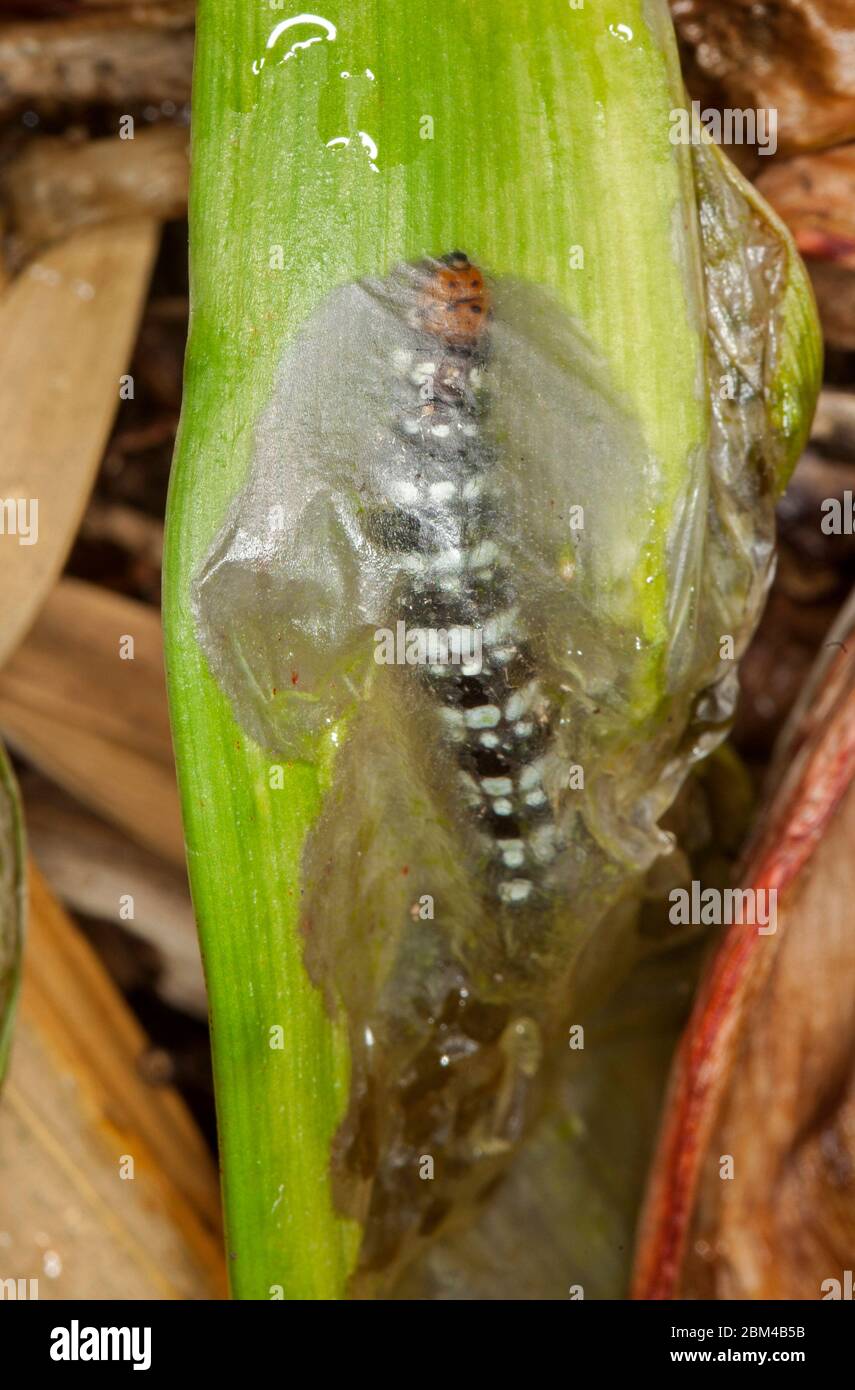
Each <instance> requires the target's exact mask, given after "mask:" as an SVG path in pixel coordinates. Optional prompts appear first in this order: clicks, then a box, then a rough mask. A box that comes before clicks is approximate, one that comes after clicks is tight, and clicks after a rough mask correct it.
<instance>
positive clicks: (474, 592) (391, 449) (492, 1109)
mask: <svg viewBox="0 0 855 1390" xmlns="http://www.w3.org/2000/svg"><path fill="white" fill-rule="evenodd" d="M725 288H726V287H725ZM740 408H742V407H740ZM760 408H761V407H760V406H758V407H757V410H756V411H755V414H758V412H759V410H760ZM749 409H754V406H753V405H752V406H751V407H745V413H746V421H747V424H746V437H749V435H750V433H751V431H752V430H753V431H754V432H755V433H757V434H759V432H760V431H761V429H762V427H763V426H762V422H760V421H759V415H758V421H754V419H753V417H752V418H749ZM714 423H715V428H716V429H718V423H717V421H715V422H714ZM715 449H718V453H716V452H715ZM251 454H252V456H251V462H250V467H249V472H248V475H247V478H246V481H245V484H244V486H243V487H242V488H241V489H240V491H239V493H238V495H237V496H236V497H235V498H234V500H233V503H232V505H231V507H230V509H229V512H228V514H227V516H226V518H225V520H224V522H223V525H222V527H221V529H220V531H219V533H218V534H217V536H216V537H215V538H214V541H213V543H212V545H211V548H210V550H209V552H208V553H207V554H206V555H205V556H204V558H203V560H202V562H201V564H200V566H199V569H198V571H197V573H196V575H195V577H194V583H193V593H192V601H193V611H194V618H195V625H196V633H197V637H198V640H199V643H200V646H201V648H202V650H203V652H204V654H205V656H206V658H207V660H208V664H209V666H210V669H211V671H212V673H213V675H214V677H215V679H216V680H217V682H218V684H219V686H220V687H221V689H222V691H223V692H224V694H225V695H226V697H227V698H228V700H229V702H230V704H231V707H232V710H233V713H234V716H235V719H236V721H237V722H238V724H239V725H240V726H241V727H242V729H243V730H244V731H245V733H246V734H247V735H249V736H250V737H251V738H252V739H253V740H254V741H255V742H256V743H257V744H258V745H259V746H260V747H261V748H262V749H264V750H265V751H266V752H267V753H268V754H269V755H271V756H274V757H276V758H284V759H292V760H305V761H309V762H313V763H315V764H317V765H318V766H320V767H322V768H323V769H324V779H325V783H324V785H325V793H324V797H323V802H322V807H321V811H320V813H319V815H318V818H317V820H316V821H315V823H314V824H313V825H312V827H311V828H310V831H309V833H308V836H307V839H306V841H305V845H304V848H303V851H302V862H301V870H300V882H301V889H300V891H301V922H302V930H303V935H304V943H305V944H304V959H305V963H306V967H307V969H308V971H309V974H310V976H311V978H312V979H313V980H314V981H315V982H316V984H317V985H318V987H319V988H321V989H322V990H323V992H324V995H325V998H326V1000H327V1002H328V1007H329V1009H330V1011H331V1012H334V1013H336V1014H337V1015H340V1016H341V1015H343V1016H344V1018H345V1019H346V1021H347V1030H348V1037H349V1041H350V1049H351V1079H350V1094H349V1102H348V1108H347V1113H346V1114H345V1116H344V1119H343V1121H342V1123H341V1125H340V1127H339V1130H338V1133H337V1135H336V1138H335V1141H334V1144H333V1151H332V1155H331V1166H332V1175H333V1182H334V1190H335V1195H336V1201H337V1203H338V1205H339V1207H340V1208H341V1209H342V1210H343V1211H345V1212H346V1213H348V1214H350V1215H352V1216H354V1217H356V1218H357V1219H359V1220H360V1221H361V1222H362V1223H363V1225H364V1227H365V1235H364V1239H363V1243H362V1249H361V1256H360V1267H359V1273H358V1278H357V1287H362V1283H361V1281H367V1283H366V1287H367V1286H368V1284H370V1283H371V1281H372V1280H374V1281H376V1280H381V1281H388V1280H389V1279H390V1278H391V1277H392V1276H393V1275H394V1274H395V1272H396V1271H398V1270H399V1269H400V1268H401V1266H402V1264H404V1263H406V1261H407V1260H408V1259H410V1258H411V1257H412V1255H413V1254H414V1253H415V1252H416V1251H418V1249H419V1248H420V1247H421V1245H422V1244H423V1243H424V1242H425V1241H428V1240H431V1239H433V1238H435V1236H436V1234H437V1232H439V1231H441V1230H443V1229H444V1228H445V1227H446V1225H447V1224H448V1223H449V1222H452V1221H454V1220H455V1219H456V1218H457V1217H459V1216H460V1215H462V1214H464V1213H466V1212H471V1211H472V1210H474V1209H475V1208H476V1207H477V1205H478V1203H479V1202H481V1201H482V1200H484V1198H485V1197H486V1195H487V1194H489V1192H490V1191H491V1190H492V1187H493V1185H494V1184H495V1182H496V1181H497V1179H498V1178H500V1177H501V1174H502V1172H503V1170H504V1167H505V1166H506V1164H507V1163H508V1161H509V1160H510V1158H511V1157H512V1156H513V1153H514V1152H515V1149H516V1147H517V1145H518V1144H519V1142H520V1140H521V1138H522V1136H523V1135H524V1134H525V1133H526V1131H527V1128H528V1126H529V1125H530V1123H531V1122H532V1117H533V1116H535V1115H536V1113H537V1109H538V1105H539V1103H540V1102H539V1097H540V1094H541V1090H542V1087H543V1084H544V1077H545V1076H546V1074H547V1070H548V1063H549V1058H550V1056H551V1055H552V1054H553V1051H554V1049H555V1048H556V1047H560V1046H561V1032H562V1029H563V1028H566V1026H567V1022H568V1015H567V1010H568V1007H569V1006H568V1000H569V999H571V998H572V1000H573V1007H574V1008H576V1009H578V1008H581V1006H582V1003H583V999H584V993H585V990H586V989H587V990H589V991H591V992H593V991H595V990H596V988H597V981H598V978H599V974H598V972H602V971H603V970H604V969H605V964H606V963H608V962H609V961H610V959H611V960H612V961H613V960H614V958H616V957H618V956H620V955H621V954H623V955H627V954H628V949H627V946H626V943H627V942H628V941H629V940H630V939H631V936H632V930H633V926H632V923H633V915H632V908H631V903H630V904H629V908H627V907H626V906H625V904H626V903H627V902H629V898H628V892H629V888H630V887H631V885H632V884H633V883H637V881H638V878H639V876H640V875H641V874H643V872H644V871H645V869H646V867H647V866H648V865H649V864H650V863H651V862H652V861H653V860H654V859H655V857H656V856H657V855H658V854H661V853H663V852H667V851H668V849H669V848H670V840H669V839H668V837H667V835H666V834H665V833H664V832H662V831H661V830H660V829H659V826H658V819H659V817H660V815H661V813H662V811H663V810H664V809H666V808H667V806H668V805H669V804H670V802H671V800H672V799H673V796H674V795H675V792H676V789H677V788H678V787H679V784H680V781H681V779H682V777H683V776H684V775H685V769H686V766H687V758H688V757H690V756H698V753H697V752H692V753H691V754H686V753H685V752H684V751H682V745H681V740H682V739H684V738H687V739H689V744H690V745H691V747H692V749H696V748H698V747H700V744H699V743H697V742H692V740H693V739H695V740H696V735H695V734H694V733H693V732H692V728H693V724H692V721H693V719H699V720H700V723H701V725H702V728H703V736H704V739H705V741H706V746H712V744H713V743H714V742H715V740H716V739H717V738H719V737H720V736H721V731H722V730H723V728H724V727H725V724H726V721H727V718H728V716H729V713H730V711H731V709H732V704H733V694H734V687H733V679H732V670H731V669H730V668H728V670H727V671H724V670H723V668H722V666H721V663H720V661H719V657H718V636H719V634H720V633H721V632H723V631H737V630H739V631H741V630H742V629H741V628H740V626H739V624H740V623H742V621H743V619H742V618H741V616H740V615H741V612H742V605H743V604H745V603H746V602H747V599H746V595H750V594H751V593H752V592H755V593H756V592H757V591H759V590H760V589H762V585H763V583H764V582H765V580H766V577H767V574H768V556H769V548H768V546H766V547H765V548H764V547H761V546H757V545H755V543H754V541H753V539H752V538H753V537H754V536H755V535H756V534H757V526H756V522H755V520H753V519H752V523H751V526H750V527H744V528H742V530H740V522H741V519H742V517H744V516H747V515H748V514H749V513H750V515H751V517H752V518H755V517H756V515H757V514H758V511H759V510H760V509H761V508H762V509H765V510H764V512H763V515H764V516H766V515H768V517H769V518H771V501H770V500H769V499H768V498H763V499H762V501H761V502H760V503H758V498H757V492H756V490H755V491H752V490H751V487H749V486H747V484H746V480H745V477H744V476H743V475H737V474H735V473H734V471H733V469H732V462H731V454H730V453H729V452H728V446H727V445H726V444H724V445H722V446H721V447H720V448H719V446H718V444H716V445H715V446H711V458H712V462H711V463H710V464H709V465H708V464H707V462H706V461H705V460H704V459H703V457H702V456H700V455H699V456H698V457H697V458H696V459H695V460H694V461H693V465H692V467H693V469H694V471H692V468H690V469H688V470H687V472H686V477H685V480H684V482H683V484H682V489H683V490H682V492H681V493H679V494H678V495H673V494H672V495H671V497H670V505H671V506H672V508H673V511H674V514H675V515H676V516H679V518H680V526H679V528H676V529H674V531H673V532H672V533H670V534H669V535H668V537H667V540H666V544H665V545H664V548H663V545H662V543H661V539H660V536H659V532H658V531H657V527H658V526H659V520H658V517H657V512H656V509H655V507H653V506H652V505H651V501H650V498H651V495H655V493H656V488H657V487H658V486H659V484H658V482H657V479H658V477H659V472H658V471H657V470H658V468H659V465H658V462H657V460H655V459H654V458H652V457H651V454H650V450H649V448H648V446H647V444H646V442H645V438H644V433H643V430H642V428H641V426H640V424H639V421H638V419H637V418H636V416H635V415H634V414H633V413H632V411H631V410H630V409H629V408H628V405H627V403H626V402H625V401H624V400H623V399H622V398H621V395H620V392H619V391H618V390H617V388H616V387H615V385H614V382H613V381H612V378H611V374H610V371H609V369H608V367H607V365H606V364H605V362H604V361H603V358H602V356H601V354H600V353H599V352H598V351H597V349H596V347H595V346H594V345H593V344H592V342H591V341H590V339H589V338H588V337H587V336H586V335H585V333H584V332H583V331H582V330H581V328H580V327H579V324H578V323H577V322H576V321H575V320H574V319H573V318H572V316H571V315H569V314H568V313H567V311H566V308H565V307H564V306H563V305H562V304H561V303H559V302H558V301H557V299H556V298H555V297H554V296H553V295H552V294H550V293H549V292H548V291H546V290H544V289H542V288H540V287H538V286H536V285H532V284H528V283H524V282H521V281H516V280H513V279H511V278H509V277H501V276H489V275H488V272H487V270H486V268H482V267H481V266H480V265H479V264H478V263H477V260H476V259H470V258H469V256H468V255H467V254H465V253H464V252H461V251H452V252H449V253H443V254H442V255H439V256H436V257H430V258H427V259H422V260H419V261H414V262H407V263H403V264H400V265H397V266H395V267H393V268H392V270H391V271H390V272H389V273H388V274H387V275H385V276H383V277H378V278H373V279H366V280H362V281H358V282H355V283H350V284H345V285H342V286H340V287H339V288H337V289H335V290H333V291H332V292H331V293H330V294H329V295H328V296H327V298H326V299H325V300H323V301H322V302H321V303H320V304H319V305H318V306H317V307H316V308H315V309H314V310H313V312H312V313H311V314H309V315H308V317H307V318H306V320H305V322H304V323H303V324H302V325H301V326H300V328H299V329H298V331H297V333H296V334H295V336H294V337H293V338H292V339H291V341H290V342H289V343H288V344H287V345H286V347H285V348H284V350H283V353H282V356H281V358H280V361H279V364H278V368H277V371H276V375H275V378H274V380H273V383H272V386H271V391H270V395H269V398H268V400H267V403H266V405H265V406H264V408H263V410H262V411H261V413H260V415H259V417H258V419H257V420H256V421H255V423H254V427H253V442H252V451H251ZM708 467H709V469H710V471H711V473H712V476H713V479H714V487H713V489H712V490H711V491H709V492H708V490H707V485H706V479H707V469H708ZM670 486H671V484H670V483H669V487H670ZM710 508H712V514H713V517H714V524H713V526H712V528H711V531H710V534H711V535H712V537H713V540H712V541H711V542H710V545H711V547H712V550H713V554H712V559H711V562H710V564H709V565H708V572H709V573H710V574H712V575H713V581H712V582H711V583H708V584H706V585H702V584H701V583H700V582H699V576H700V573H701V565H702V564H703V563H704V562H705V553H706V552H705V546H706V542H705V539H704V537H705V528H706V527H707V526H708V524H709V515H710V513H709V509H710ZM734 518H736V519H737V522H736V524H733V519H734ZM721 519H723V521H722V520H721ZM770 524H771V523H770ZM743 534H744V536H745V537H747V538H748V539H747V541H746V543H745V544H744V545H743V544H742V542H740V547H741V548H740V547H737V546H736V545H735V542H734V537H736V536H741V535H743ZM660 582H661V583H662V584H664V589H665V593H666V596H667V601H666V603H665V606H664V607H665V611H666V612H667V615H668V623H669V627H668V633H667V640H666V642H665V644H664V646H663V647H662V648H661V649H656V648H654V647H653V639H651V638H650V637H649V636H648V635H647V630H646V623H647V620H646V619H642V616H641V615H642V613H643V612H645V611H646V609H645V608H644V606H643V605H642V604H640V602H639V593H644V594H646V592H647V590H648V586H650V585H654V584H658V583H660ZM399 625H400V626H401V627H403V629H404V630H405V632H406V633H407V634H408V636H409V637H412V638H413V639H414V646H415V649H416V650H417V653H418V657H419V659H418V660H416V661H415V663H414V664H410V663H409V662H405V663H403V664H401V663H400V662H399V661H397V660H396V661H393V662H391V663H388V664H387V663H384V662H379V661H378V650H379V647H378V640H379V636H378V635H379V634H383V633H385V634H388V633H389V631H390V630H391V629H397V628H398V626H399ZM648 626H649V624H648ZM463 630H466V631H468V632H469V633H470V635H471V634H478V635H479V649H478V651H477V652H473V650H472V648H471V647H470V648H468V649H467V651H466V653H465V659H462V660H460V661H454V660H448V659H446V654H445V653H441V654H440V656H439V657H438V658H436V657H435V653H434V655H431V649H430V643H429V642H423V641H422V640H421V639H423V638H426V637H428V636H430V634H433V635H434V636H436V635H437V634H439V633H445V634H448V633H450V632H455V631H456V632H458V633H460V632H462V631H463ZM425 652H426V653H427V656H424V655H423V653H425ZM640 670H642V671H643V672H646V673H647V674H646V675H645V676H644V680H640V677H639V671H640ZM651 671H654V673H656V679H657V680H659V681H660V682H661V693H660V695H659V696H658V703H657V707H656V709H655V711H654V712H653V713H651V714H648V716H647V723H646V725H645V727H644V730H643V731H642V732H641V734H640V733H639V728H638V723H637V720H638V715H637V708H636V702H637V699H638V692H639V689H641V690H642V691H645V690H646V686H645V685H644V681H645V680H649V679H652V678H651V677H650V676H649V673H650V672H651ZM699 690H700V691H701V697H700V699H696V696H697V692H698V691H699ZM696 709H697V714H696V713H695V711H696ZM687 746H688V745H687ZM330 769H331V771H330ZM622 943H623V944H622ZM589 945H590V947H591V949H590V950H589V949H587V948H588V947H589ZM594 947H596V949H594ZM609 969H610V970H613V966H612V965H609ZM571 983H572V989H571ZM565 1046H566V1044H565ZM428 1158H429V1159H430V1161H431V1164H432V1165H433V1167H434V1170H435V1171H434V1173H433V1175H432V1179H433V1180H431V1181H426V1180H423V1177H422V1176H421V1175H420V1165H421V1164H422V1161H423V1160H426V1159H428Z"/></svg>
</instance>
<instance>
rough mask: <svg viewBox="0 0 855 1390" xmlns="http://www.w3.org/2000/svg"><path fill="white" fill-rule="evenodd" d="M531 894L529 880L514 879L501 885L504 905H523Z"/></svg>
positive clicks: (500, 891)
mask: <svg viewBox="0 0 855 1390" xmlns="http://www.w3.org/2000/svg"><path fill="white" fill-rule="evenodd" d="M530 893H531V884H530V882H529V880H528V879H527V878H512V879H509V880H508V882H507V883H500V884H499V897H500V898H501V900H502V902H503V903H521V902H525V900H526V898H527V897H528V896H529V895H530Z"/></svg>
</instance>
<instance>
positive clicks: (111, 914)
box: [21, 774, 207, 1018]
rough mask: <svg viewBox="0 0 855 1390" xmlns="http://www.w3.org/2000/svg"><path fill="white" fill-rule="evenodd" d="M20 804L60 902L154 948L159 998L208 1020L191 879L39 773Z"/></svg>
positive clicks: (29, 780) (27, 783) (26, 784)
mask: <svg viewBox="0 0 855 1390" xmlns="http://www.w3.org/2000/svg"><path fill="white" fill-rule="evenodd" d="M21 799H22V801H23V804H24V814H25V816H26V821H27V840H28V843H29V846H30V850H31V852H32V855H33V858H34V859H35V861H36V863H37V864H38V866H39V868H40V870H41V871H42V873H43V874H44V875H45V878H46V879H47V881H48V883H49V884H50V885H51V888H52V889H53V891H54V892H55V893H56V894H57V896H58V897H59V898H60V900H61V901H62V902H63V903H64V904H65V905H66V907H70V908H71V909H72V910H73V911H75V912H79V913H82V914H83V915H84V916H86V917H90V918H94V919H96V920H97V921H101V922H105V923H110V924H112V925H118V926H120V927H121V928H122V929H123V930H125V931H127V932H129V933H131V934H133V936H134V937H136V938H138V939H139V940H141V941H144V942H146V943H147V944H148V945H149V946H151V947H153V948H154V951H155V952H156V955H157V959H158V962H159V968H158V976H157V993H158V996H159V997H160V998H161V999H164V1000H165V1001H166V1002H167V1003H169V1004H172V1005H173V1006H174V1007H175V1008H178V1009H181V1010H183V1011H185V1012H187V1013H190V1014H193V1015H195V1016H196V1017H199V1018H204V1016H205V1014H206V1012H207V999H206V995H205V981H204V978H203V975H202V962H201V960H200V957H199V942H198V939H197V937H196V923H195V921H194V918H193V906H192V903H191V902H190V891H189V888H188V886H187V877H186V874H184V873H183V872H182V871H180V870H179V869H177V868H175V867H174V866H173V865H171V864H167V863H165V862H164V860H163V859H162V858H160V857H159V856H158V855H155V854H152V852H151V851H150V850H146V849H143V848H142V847H141V846H139V845H135V844H133V842H132V841H130V840H129V839H128V837H127V835H126V834H124V833H123V832H122V831H121V830H116V829H114V828H113V827H112V826H111V825H108V824H107V822H106V821H103V820H101V819H100V817H98V816H93V815H90V814H89V813H88V812H86V811H84V810H82V808H81V807H80V806H79V805H78V804H77V803H76V802H74V801H72V800H71V799H70V798H68V797H66V796H64V795H63V793H62V792H61V791H59V790H58V789H57V788H56V787H54V786H52V785H51V784H50V783H49V782H47V781H46V780H45V779H44V778H41V777H39V776H38V775H37V774H31V775H28V776H25V777H24V778H23V781H22V788H21ZM126 895H130V897H131V898H132V899H133V918H132V919H130V920H128V919H127V913H122V912H121V908H122V906H123V903H124V900H125V897H126Z"/></svg>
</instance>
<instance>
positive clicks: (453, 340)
mask: <svg viewBox="0 0 855 1390" xmlns="http://www.w3.org/2000/svg"><path fill="white" fill-rule="evenodd" d="M417 319H418V324H419V327H420V328H422V329H423V330H424V331H425V332H426V333H432V334H434V335H435V336H436V337H437V338H440V339H441V340H442V341H443V342H444V343H447V344H448V345H449V346H450V347H456V348H470V349H471V348H475V347H477V346H478V345H479V343H480V341H481V340H482V339H483V337H484V336H485V334H486V330H487V324H488V322H489V319H490V291H489V289H488V288H487V286H486V284H485V283H484V277H483V275H482V274H481V272H480V270H479V269H478V267H477V266H475V265H473V264H472V262H471V261H470V259H469V257H468V256H466V255H464V253H463V252H462V251H452V252H451V254H450V255H448V256H443V257H442V259H441V260H438V261H430V262H428V263H427V264H426V265H425V267H424V280H423V283H422V284H421V286H420V295H419V306H418V311H417Z"/></svg>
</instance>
